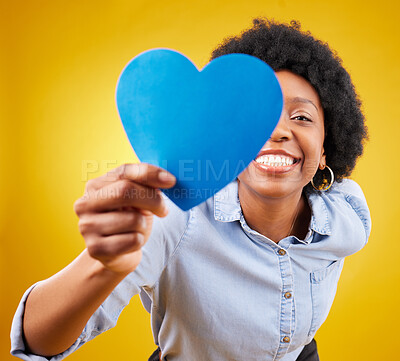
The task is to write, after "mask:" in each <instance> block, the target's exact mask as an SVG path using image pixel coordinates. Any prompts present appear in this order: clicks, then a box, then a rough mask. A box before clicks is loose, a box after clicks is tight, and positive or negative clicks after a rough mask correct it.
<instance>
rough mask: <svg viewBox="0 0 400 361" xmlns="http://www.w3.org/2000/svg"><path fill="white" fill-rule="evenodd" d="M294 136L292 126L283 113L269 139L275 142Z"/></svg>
mask: <svg viewBox="0 0 400 361" xmlns="http://www.w3.org/2000/svg"><path fill="white" fill-rule="evenodd" d="M292 136H293V134H292V131H291V129H290V126H289V124H288V121H287V120H286V118H285V117H284V116H283V115H282V116H281V118H280V119H279V122H278V124H277V126H276V127H275V129H274V131H273V132H272V134H271V137H270V138H269V140H271V141H273V142H283V141H286V140H289V139H291V138H292Z"/></svg>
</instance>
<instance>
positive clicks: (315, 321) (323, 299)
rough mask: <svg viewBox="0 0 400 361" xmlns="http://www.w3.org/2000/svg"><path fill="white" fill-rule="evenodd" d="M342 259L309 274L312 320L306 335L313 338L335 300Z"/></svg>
mask: <svg viewBox="0 0 400 361" xmlns="http://www.w3.org/2000/svg"><path fill="white" fill-rule="evenodd" d="M343 263H344V259H341V260H338V261H334V262H333V263H331V264H330V265H329V266H328V267H325V268H322V269H319V270H317V271H314V272H311V274H310V282H311V298H312V320H311V327H310V331H309V333H308V336H309V337H313V336H314V334H315V332H317V330H318V329H319V328H320V327H321V325H322V324H323V323H324V321H325V320H326V318H327V317H328V314H329V310H330V309H331V306H332V303H333V300H334V298H335V294H336V289H337V283H338V281H339V277H340V273H341V271H342V268H343Z"/></svg>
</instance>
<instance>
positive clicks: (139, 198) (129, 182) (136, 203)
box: [74, 163, 175, 274]
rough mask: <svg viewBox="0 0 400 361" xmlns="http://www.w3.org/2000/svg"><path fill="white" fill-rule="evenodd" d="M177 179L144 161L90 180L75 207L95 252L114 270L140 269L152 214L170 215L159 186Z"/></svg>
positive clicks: (80, 226)
mask: <svg viewBox="0 0 400 361" xmlns="http://www.w3.org/2000/svg"><path fill="white" fill-rule="evenodd" d="M168 176H169V177H168ZM174 184H175V177H174V176H173V175H171V174H169V173H168V172H166V171H164V170H162V169H160V168H158V167H156V166H154V165H149V164H145V163H140V164H124V165H122V166H120V167H118V168H116V169H114V170H113V171H111V172H109V173H107V174H105V175H103V176H101V177H98V178H95V179H92V180H90V181H88V182H87V184H86V189H85V194H84V196H83V197H81V198H80V199H78V200H77V201H76V202H75V205H74V209H75V212H76V214H77V215H78V217H79V230H80V232H81V234H82V236H83V238H84V239H85V243H86V248H87V250H88V252H89V254H90V256H91V257H93V258H95V259H97V260H98V261H100V262H101V263H102V264H103V265H104V267H105V268H107V269H108V270H110V271H112V272H116V273H123V274H128V273H130V272H131V271H133V270H134V269H136V267H137V266H138V264H139V262H140V260H141V256H142V253H141V248H142V247H143V245H144V244H145V243H146V242H147V240H148V238H149V236H150V233H151V228H152V224H153V214H155V215H157V216H159V217H164V216H166V215H167V214H168V210H167V208H166V205H165V202H164V200H163V199H162V196H161V192H160V190H159V189H158V188H170V187H172V186H173V185H174Z"/></svg>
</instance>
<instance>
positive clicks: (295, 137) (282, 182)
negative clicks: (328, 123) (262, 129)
mask: <svg viewBox="0 0 400 361" xmlns="http://www.w3.org/2000/svg"><path fill="white" fill-rule="evenodd" d="M276 76H277V78H278V80H279V83H280V85H281V88H282V92H283V99H284V105H283V110H282V114H281V117H280V119H279V123H278V125H277V126H276V128H275V130H274V132H273V133H272V135H271V138H270V139H269V140H268V141H267V142H266V143H265V144H264V146H263V148H262V149H261V151H260V152H259V154H258V156H257V158H256V159H255V160H253V161H252V162H251V163H250V164H249V166H248V167H247V168H246V169H245V170H244V171H243V172H242V173H241V174H240V175H239V176H238V179H239V181H240V182H241V183H242V185H243V186H245V187H246V188H247V190H249V191H252V192H255V193H257V194H258V195H259V196H262V197H272V198H279V197H284V196H288V195H290V194H294V193H298V192H301V191H302V189H303V187H304V186H306V185H307V184H308V183H309V182H310V180H311V179H312V178H313V176H314V175H315V173H316V171H317V170H318V167H319V168H321V169H323V168H324V167H325V154H324V148H323V144H324V114H323V109H322V106H321V102H320V99H319V96H318V93H317V92H316V90H315V89H314V88H313V87H312V85H311V84H310V83H309V82H308V81H307V80H305V79H304V78H302V77H301V76H299V75H296V74H294V73H292V72H290V71H287V70H280V71H277V72H276Z"/></svg>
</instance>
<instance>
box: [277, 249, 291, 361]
mask: <svg viewBox="0 0 400 361" xmlns="http://www.w3.org/2000/svg"><path fill="white" fill-rule="evenodd" d="M277 255H278V260H279V267H280V272H281V279H282V301H281V313H280V314H281V317H280V341H281V342H280V345H279V349H278V352H277V357H278V356H280V355H283V354H285V353H286V352H287V350H288V348H289V345H290V342H291V335H292V332H293V330H292V327H293V325H294V322H293V321H294V319H293V316H294V315H293V312H294V307H293V302H294V301H293V291H292V290H293V272H292V267H291V263H290V257H289V255H288V252H287V250H285V249H284V248H279V249H278V250H277Z"/></svg>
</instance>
